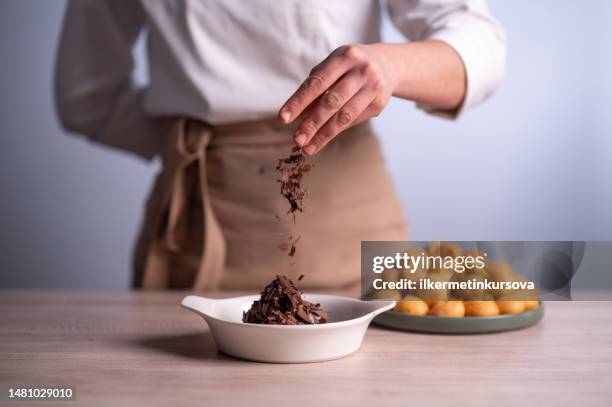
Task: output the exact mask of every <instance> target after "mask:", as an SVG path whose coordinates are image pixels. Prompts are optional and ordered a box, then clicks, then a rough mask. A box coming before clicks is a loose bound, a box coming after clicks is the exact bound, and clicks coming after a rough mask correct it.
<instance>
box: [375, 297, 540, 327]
mask: <svg viewBox="0 0 612 407" xmlns="http://www.w3.org/2000/svg"><path fill="white" fill-rule="evenodd" d="M543 316H544V304H540V306H539V307H538V308H535V309H532V310H530V311H526V312H521V313H520V314H511V315H499V316H496V317H464V318H448V317H419V316H416V315H409V314H404V313H401V312H393V311H387V312H385V313H382V314H380V315H378V316H377V317H376V318H374V323H375V324H377V325H380V326H384V327H387V328H393V329H400V330H402V331H413V332H427V333H433V334H485V333H491V332H503V331H512V330H515V329H521V328H526V327H528V326H531V325H533V324H536V323H538V322H539V321H540V320H541V319H542V317H543Z"/></svg>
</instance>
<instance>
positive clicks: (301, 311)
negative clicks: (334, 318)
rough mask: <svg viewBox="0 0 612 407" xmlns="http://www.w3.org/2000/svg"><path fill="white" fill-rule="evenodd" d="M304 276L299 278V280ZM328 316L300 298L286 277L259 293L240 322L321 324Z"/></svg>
mask: <svg viewBox="0 0 612 407" xmlns="http://www.w3.org/2000/svg"><path fill="white" fill-rule="evenodd" d="M302 278H303V275H302V276H300V278H299V279H298V281H299V280H301V279H302ZM327 317H328V313H327V311H325V310H324V309H322V308H321V305H320V304H313V303H312V302H309V301H306V300H304V299H303V298H302V294H301V293H300V291H299V290H298V289H297V288H296V286H295V285H294V284H293V282H292V281H291V280H290V279H289V278H287V277H286V276H276V278H275V279H274V280H273V281H272V282H271V283H270V284H268V285H267V286H266V287H265V288H264V289H263V290H262V291H261V297H260V298H259V300H257V301H254V302H253V304H252V305H251V308H250V309H249V310H248V311H246V312H244V313H243V315H242V321H243V322H247V323H251V324H274V325H305V324H324V323H326V322H327Z"/></svg>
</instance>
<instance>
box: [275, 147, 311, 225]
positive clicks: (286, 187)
mask: <svg viewBox="0 0 612 407" xmlns="http://www.w3.org/2000/svg"><path fill="white" fill-rule="evenodd" d="M311 169H312V165H311V164H306V156H304V154H303V153H302V149H300V148H299V147H293V149H292V150H291V155H290V156H289V157H286V158H281V159H279V160H278V165H277V166H276V171H277V172H278V173H279V174H280V177H279V179H278V180H277V181H278V182H280V184H281V195H282V196H284V197H285V198H286V199H287V202H289V211H288V212H287V213H291V214H293V215H294V216H295V213H296V212H298V211H299V212H303V211H304V208H303V206H302V203H303V200H304V196H305V195H306V193H307V191H306V190H305V189H304V188H303V187H302V185H301V182H302V178H303V177H304V174H306V173H307V172H308V171H310V170H311ZM294 219H295V218H294Z"/></svg>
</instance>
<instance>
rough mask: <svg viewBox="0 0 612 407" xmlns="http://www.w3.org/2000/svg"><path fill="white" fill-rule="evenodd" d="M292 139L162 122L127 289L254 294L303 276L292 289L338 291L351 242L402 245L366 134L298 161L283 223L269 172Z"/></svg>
mask: <svg viewBox="0 0 612 407" xmlns="http://www.w3.org/2000/svg"><path fill="white" fill-rule="evenodd" d="M292 130H293V128H292V127H287V126H282V125H280V124H278V123H277V122H276V120H269V121H260V122H245V123H238V124H230V125H222V126H214V127H212V126H209V125H207V124H205V123H202V122H199V121H196V120H191V119H178V120H175V121H173V123H172V126H171V130H170V131H169V135H168V137H167V139H166V142H165V147H164V151H163V153H162V160H163V169H162V171H161V173H160V174H159V175H158V177H157V180H156V182H155V185H154V187H153V190H152V193H151V196H150V198H149V201H148V203H147V209H146V215H145V221H144V224H143V228H142V231H141V235H140V238H139V240H138V244H137V247H136V253H135V265H134V266H135V273H134V285H135V286H136V287H142V288H145V289H163V288H188V289H195V290H205V289H260V288H262V287H263V286H265V285H266V284H267V283H268V282H270V281H271V280H272V279H273V277H274V276H275V275H276V274H286V275H288V276H289V277H291V278H296V277H298V276H299V275H301V274H304V275H305V278H304V280H302V283H301V284H300V286H301V287H304V288H313V287H316V288H339V287H347V286H351V285H355V284H358V283H359V281H360V242H361V240H405V239H407V231H406V226H405V221H404V218H403V216H402V211H401V209H400V205H399V202H398V199H397V196H396V194H395V191H394V188H393V184H392V181H391V178H390V176H389V174H388V173H387V171H386V168H385V164H384V160H383V157H382V155H381V152H380V147H379V144H378V140H377V138H376V137H375V135H374V133H373V131H372V129H371V127H370V125H369V124H368V123H364V124H361V125H358V126H355V127H353V128H351V129H349V130H347V131H345V132H344V133H343V134H341V135H340V136H339V137H337V138H336V139H335V140H333V141H332V142H331V143H330V144H329V145H328V146H327V147H325V148H324V149H323V150H322V151H321V152H320V153H319V154H317V155H316V156H315V157H313V158H311V159H309V160H310V162H312V163H313V164H314V168H313V170H312V171H311V172H310V173H308V174H307V175H306V176H305V178H304V182H303V185H304V186H305V187H306V189H308V191H309V195H307V196H306V198H305V199H304V212H303V213H297V216H296V220H295V223H294V220H293V217H292V216H291V215H288V214H287V211H288V209H289V204H288V202H287V201H286V200H285V199H284V198H283V197H282V196H281V195H280V184H279V183H278V182H277V181H276V180H277V173H276V172H275V166H276V164H277V162H278V159H279V158H281V157H286V156H288V155H289V153H290V150H291V148H292V137H291V134H292ZM289 236H292V237H293V238H294V239H295V238H299V241H298V243H297V245H296V246H297V251H296V254H295V256H294V257H289V256H288V255H287V252H286V251H281V250H280V249H279V245H280V244H282V243H286V242H288V241H289Z"/></svg>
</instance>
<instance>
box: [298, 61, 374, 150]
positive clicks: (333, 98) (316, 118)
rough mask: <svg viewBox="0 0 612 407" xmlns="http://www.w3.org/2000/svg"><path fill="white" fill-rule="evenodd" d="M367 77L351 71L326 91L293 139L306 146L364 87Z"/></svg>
mask: <svg viewBox="0 0 612 407" xmlns="http://www.w3.org/2000/svg"><path fill="white" fill-rule="evenodd" d="M364 83H365V78H364V77H363V76H362V75H359V74H358V73H357V72H354V71H350V72H349V73H347V74H346V75H344V76H343V77H342V78H340V80H339V81H338V82H337V83H336V84H335V85H333V86H332V87H331V88H330V89H329V90H328V91H327V92H326V93H324V94H323V95H322V96H321V97H320V99H319V101H318V102H316V103H311V105H310V106H313V107H312V108H310V107H309V108H307V109H306V110H307V111H308V114H307V115H304V120H303V121H302V123H301V124H300V125H299V127H298V128H297V129H296V131H295V134H294V136H293V140H294V141H295V143H296V144H297V145H298V146H305V145H306V144H308V142H309V141H310V140H311V139H312V138H313V137H314V135H315V134H316V133H317V131H318V130H319V129H320V128H321V127H322V126H323V125H324V124H325V123H326V122H327V121H328V120H329V118H330V117H332V116H333V115H334V114H336V113H337V112H338V110H339V109H340V108H341V107H342V106H344V105H345V104H346V103H347V102H348V101H349V100H350V99H351V98H352V97H353V96H355V94H356V93H357V92H358V91H359V89H361V88H362V87H363V85H364Z"/></svg>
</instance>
